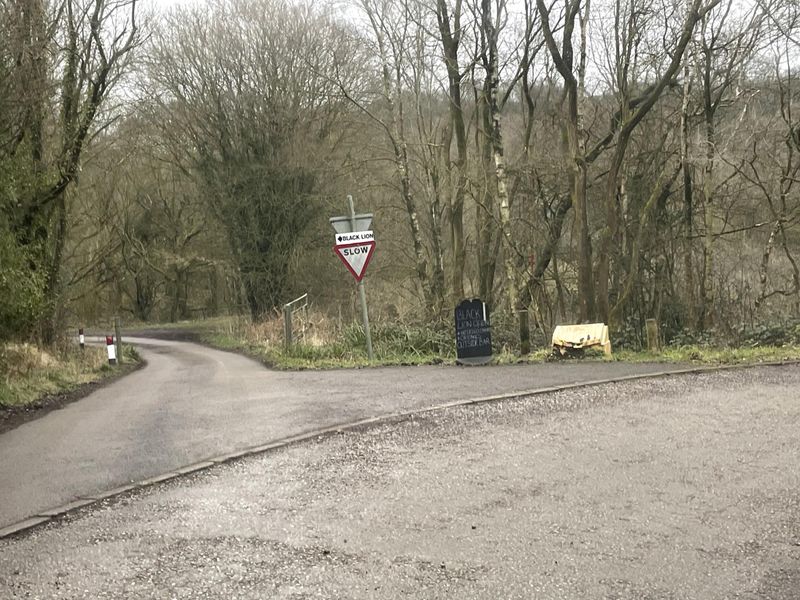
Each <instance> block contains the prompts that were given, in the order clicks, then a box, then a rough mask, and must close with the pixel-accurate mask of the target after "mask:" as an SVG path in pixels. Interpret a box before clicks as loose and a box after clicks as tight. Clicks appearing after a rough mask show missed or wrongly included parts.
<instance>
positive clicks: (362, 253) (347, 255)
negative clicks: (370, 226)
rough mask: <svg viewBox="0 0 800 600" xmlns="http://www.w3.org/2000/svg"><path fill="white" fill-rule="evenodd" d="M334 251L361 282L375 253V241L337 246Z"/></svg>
mask: <svg viewBox="0 0 800 600" xmlns="http://www.w3.org/2000/svg"><path fill="white" fill-rule="evenodd" d="M333 251H334V252H336V256H338V257H339V258H340V259H341V261H342V262H343V263H344V266H345V267H347V270H348V271H350V272H351V273H352V274H353V277H355V278H356V281H361V280H362V279H363V278H364V273H365V272H366V271H367V266H369V261H370V259H371V258H372V253H373V252H374V251H375V241H374V240H373V241H369V242H351V243H349V244H337V245H336V246H334V247H333Z"/></svg>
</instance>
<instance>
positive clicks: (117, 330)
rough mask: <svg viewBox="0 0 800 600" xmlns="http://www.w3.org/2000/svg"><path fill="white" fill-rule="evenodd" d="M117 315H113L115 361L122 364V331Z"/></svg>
mask: <svg viewBox="0 0 800 600" xmlns="http://www.w3.org/2000/svg"><path fill="white" fill-rule="evenodd" d="M120 330H121V325H120V319H119V317H114V337H115V338H116V344H115V345H116V350H117V362H118V363H119V364H122V333H121V331H120Z"/></svg>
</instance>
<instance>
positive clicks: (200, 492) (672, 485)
mask: <svg viewBox="0 0 800 600" xmlns="http://www.w3.org/2000/svg"><path fill="white" fill-rule="evenodd" d="M798 387H800V369H798V367H796V366H792V367H780V368H759V369H747V370H742V371H728V372H723V373H717V374H704V375H692V376H681V377H675V378H669V379H659V380H649V381H642V382H635V383H622V384H613V385H607V386H600V387H596V388H589V389H582V390H579V391H572V392H561V393H554V394H547V395H543V396H537V397H534V398H531V399H527V400H515V401H505V402H499V403H493V404H486V405H479V406H474V407H463V408H454V409H448V410H445V411H442V412H438V413H430V414H427V415H425V416H424V417H423V418H414V419H409V420H406V421H402V422H395V423H390V424H385V425H380V426H375V427H371V428H365V429H363V430H361V431H357V432H349V433H343V434H339V435H334V436H330V437H325V438H320V439H318V440H314V441H311V442H306V443H302V444H298V445H296V446H293V447H289V448H285V449H282V450H279V451H274V452H270V453H267V454H265V455H262V456H258V457H251V458H248V459H243V460H240V461H237V462H234V463H231V464H228V465H223V466H221V467H217V468H214V469H212V470H210V471H206V472H203V473H201V474H197V475H193V476H191V477H188V478H185V479H182V480H178V481H174V482H170V483H167V484H162V485H160V486H157V487H154V488H150V489H148V490H145V491H140V492H137V493H135V494H132V495H129V496H127V497H120V498H117V499H115V500H111V501H106V502H104V503H103V504H101V505H100V506H95V507H91V508H86V509H81V510H80V511H78V512H76V513H73V514H70V515H69V516H67V517H65V518H63V519H61V520H59V521H57V522H53V523H51V524H48V525H46V526H44V527H42V528H39V529H36V530H33V531H32V532H30V533H27V534H22V535H20V536H18V537H15V538H9V539H6V540H2V541H0V597H2V598H42V599H45V598H47V599H50V598H53V599H67V598H69V599H72V598H92V599H95V598H96V599H101V598H109V599H110V598H115V599H116V598H156V599H161V598H163V599H173V598H200V599H202V598H208V599H211V598H214V599H217V598H225V599H228V598H241V599H260V598H279V599H287V600H288V599H301V598H337V599H338V598H359V599H360V598H364V599H366V598H378V599H380V598H458V599H470V598H481V599H487V600H488V599H496V598H519V599H532V598H536V599H550V598H575V599H584V598H609V599H611V598H613V599H631V600H633V599H637V600H641V599H678V598H680V599H698V600H714V599H723V598H724V599H734V598H736V599H739V598H740V599H748V600H750V599H756V598H759V599H761V598H771V599H781V600H789V599H797V598H798V597H800V466H798V461H797V456H798V436H799V434H798V431H800V429H799V428H798V426H799V425H800V401H798V400H799V398H798V393H797V392H796V391H793V390H797V389H798Z"/></svg>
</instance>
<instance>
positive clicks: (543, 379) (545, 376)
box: [0, 337, 681, 529]
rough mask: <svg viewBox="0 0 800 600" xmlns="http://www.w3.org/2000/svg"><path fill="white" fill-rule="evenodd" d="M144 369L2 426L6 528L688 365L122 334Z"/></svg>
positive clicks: (0, 467)
mask: <svg viewBox="0 0 800 600" xmlns="http://www.w3.org/2000/svg"><path fill="white" fill-rule="evenodd" d="M125 340H126V343H133V344H136V346H137V347H138V348H139V349H140V350H141V354H142V356H143V357H144V358H145V359H146V360H147V363H148V364H147V366H146V367H145V368H144V369H141V370H139V371H137V372H136V373H133V374H131V375H129V376H127V377H125V378H124V379H122V380H120V381H117V382H115V383H113V384H111V385H109V386H106V387H104V388H103V389H101V390H99V391H97V392H95V393H93V394H91V395H89V396H88V397H86V398H84V399H83V400H80V401H79V402H75V403H73V404H70V405H68V406H66V407H64V408H63V409H61V410H56V411H53V412H51V413H49V414H48V415H46V416H45V417H43V418H41V419H38V420H36V421H31V422H29V423H26V424H24V425H22V426H20V427H18V428H17V429H14V430H12V431H8V432H6V433H3V434H0V457H2V460H0V529H1V528H3V527H4V526H6V525H10V524H12V523H15V522H17V521H21V520H22V519H25V518H26V517H30V516H32V515H36V514H38V513H39V512H41V511H45V510H47V509H52V508H54V507H57V506H59V505H62V504H66V503H69V502H72V501H73V500H75V499H76V498H79V497H81V496H87V495H94V494H98V493H101V492H104V491H107V490H110V489H112V488H116V487H117V486H121V485H125V484H129V483H130V482H132V481H139V480H142V479H146V478H150V477H153V476H157V475H161V474H163V473H166V472H168V471H171V470H174V469H177V468H180V467H183V466H186V465H189V464H191V463H195V462H198V461H203V460H206V459H208V458H209V457H213V456H218V455H221V454H225V453H229V452H233V451H236V450H241V449H244V448H247V447H250V446H256V445H259V444H266V443H268V442H273V441H275V440H279V439H282V438H285V437H289V436H293V435H297V434H300V433H304V432H308V431H314V430H317V429H320V428H323V427H329V426H333V425H338V424H341V423H345V422H348V421H355V420H359V419H363V418H367V417H374V416H380V415H386V414H390V413H393V412H396V411H404V410H411V409H416V408H423V407H430V406H436V405H439V404H442V403H443V402H448V401H453V400H464V399H468V398H474V397H476V396H485V395H491V394H501V393H507V392H514V391H519V390H529V389H532V388H537V387H546V386H552V385H559V384H565V383H575V382H580V381H587V380H592V379H601V378H607V377H619V376H625V375H633V374H641V373H652V372H654V371H660V370H665V369H667V370H668V369H679V368H681V366H680V365H663V364H626V363H597V362H592V363H589V362H578V361H574V362H571V363H567V364H547V365H519V366H505V367H483V368H464V367H453V366H429V367H396V368H375V369H359V370H345V369H342V370H338V371H305V372H276V371H270V370H268V369H266V368H264V367H263V365H261V364H259V363H257V362H255V361H253V360H250V359H248V358H245V357H243V356H239V355H237V354H232V353H230V352H221V351H219V350H213V349H210V348H205V347H202V346H198V345H196V344H192V343H186V342H180V341H174V340H172V341H164V340H150V339H135V338H132V337H126V338H125Z"/></svg>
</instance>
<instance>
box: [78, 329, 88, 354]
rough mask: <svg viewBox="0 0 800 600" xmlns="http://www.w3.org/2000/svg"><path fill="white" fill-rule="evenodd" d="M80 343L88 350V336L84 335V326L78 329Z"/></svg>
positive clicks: (82, 348) (83, 348)
mask: <svg viewBox="0 0 800 600" xmlns="http://www.w3.org/2000/svg"><path fill="white" fill-rule="evenodd" d="M78 343H79V344H80V345H81V350H86V338H85V337H84V336H83V327H81V328H80V329H78Z"/></svg>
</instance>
